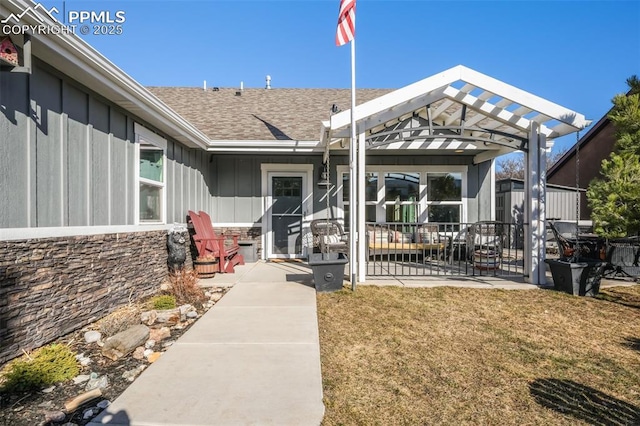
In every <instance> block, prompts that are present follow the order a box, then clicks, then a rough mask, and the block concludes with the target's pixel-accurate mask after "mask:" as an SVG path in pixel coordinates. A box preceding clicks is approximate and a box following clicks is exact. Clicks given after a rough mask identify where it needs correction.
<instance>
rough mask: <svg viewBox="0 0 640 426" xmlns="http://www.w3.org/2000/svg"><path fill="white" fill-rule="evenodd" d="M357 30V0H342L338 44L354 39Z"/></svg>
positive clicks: (337, 34)
mask: <svg viewBox="0 0 640 426" xmlns="http://www.w3.org/2000/svg"><path fill="white" fill-rule="evenodd" d="M355 32H356V0H340V14H339V15H338V30H337V31H336V46H342V45H344V44H347V43H348V42H350V41H351V40H353V36H354V35H355Z"/></svg>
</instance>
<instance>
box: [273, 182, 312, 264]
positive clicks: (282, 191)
mask: <svg viewBox="0 0 640 426" xmlns="http://www.w3.org/2000/svg"><path fill="white" fill-rule="evenodd" d="M263 176H264V175H263ZM310 179H311V176H310V174H309V173H308V172H307V171H282V172H278V171H268V172H267V173H266V180H267V182H266V183H267V188H266V189H267V194H266V197H265V212H266V215H265V216H266V219H267V232H266V238H265V248H266V250H265V255H266V257H267V258H303V257H306V255H307V248H308V247H309V244H308V241H307V240H308V238H309V219H308V217H307V216H308V214H309V213H310V212H311V203H312V200H311V194H310V190H309V184H310Z"/></svg>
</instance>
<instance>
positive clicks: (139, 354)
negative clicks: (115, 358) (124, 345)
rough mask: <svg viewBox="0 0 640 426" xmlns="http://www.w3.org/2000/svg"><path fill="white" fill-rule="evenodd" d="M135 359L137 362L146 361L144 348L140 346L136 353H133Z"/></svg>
mask: <svg viewBox="0 0 640 426" xmlns="http://www.w3.org/2000/svg"><path fill="white" fill-rule="evenodd" d="M132 356H133V358H134V359H137V360H142V359H144V346H138V347H137V348H136V350H135V351H133V355H132Z"/></svg>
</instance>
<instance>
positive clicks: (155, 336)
mask: <svg viewBox="0 0 640 426" xmlns="http://www.w3.org/2000/svg"><path fill="white" fill-rule="evenodd" d="M169 337H171V330H169V327H161V328H152V329H151V330H149V339H150V340H155V341H156V342H161V341H163V340H164V339H167V338H169Z"/></svg>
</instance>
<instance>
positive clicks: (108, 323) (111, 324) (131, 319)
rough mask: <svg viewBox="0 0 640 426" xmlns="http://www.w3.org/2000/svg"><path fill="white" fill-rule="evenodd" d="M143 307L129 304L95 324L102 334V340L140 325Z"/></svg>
mask: <svg viewBox="0 0 640 426" xmlns="http://www.w3.org/2000/svg"><path fill="white" fill-rule="evenodd" d="M141 313H142V307H141V306H140V305H138V304H135V303H129V304H128V305H126V306H123V307H121V308H119V309H117V310H115V311H114V312H112V313H110V314H109V315H107V316H105V317H103V318H102V319H100V320H98V321H97V322H96V323H95V328H96V329H97V330H98V331H100V333H102V339H103V340H104V339H105V338H107V337H110V336H113V335H115V334H118V333H120V332H122V331H125V330H126V329H128V328H129V327H131V326H133V325H136V324H139V323H140V314H141Z"/></svg>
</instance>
